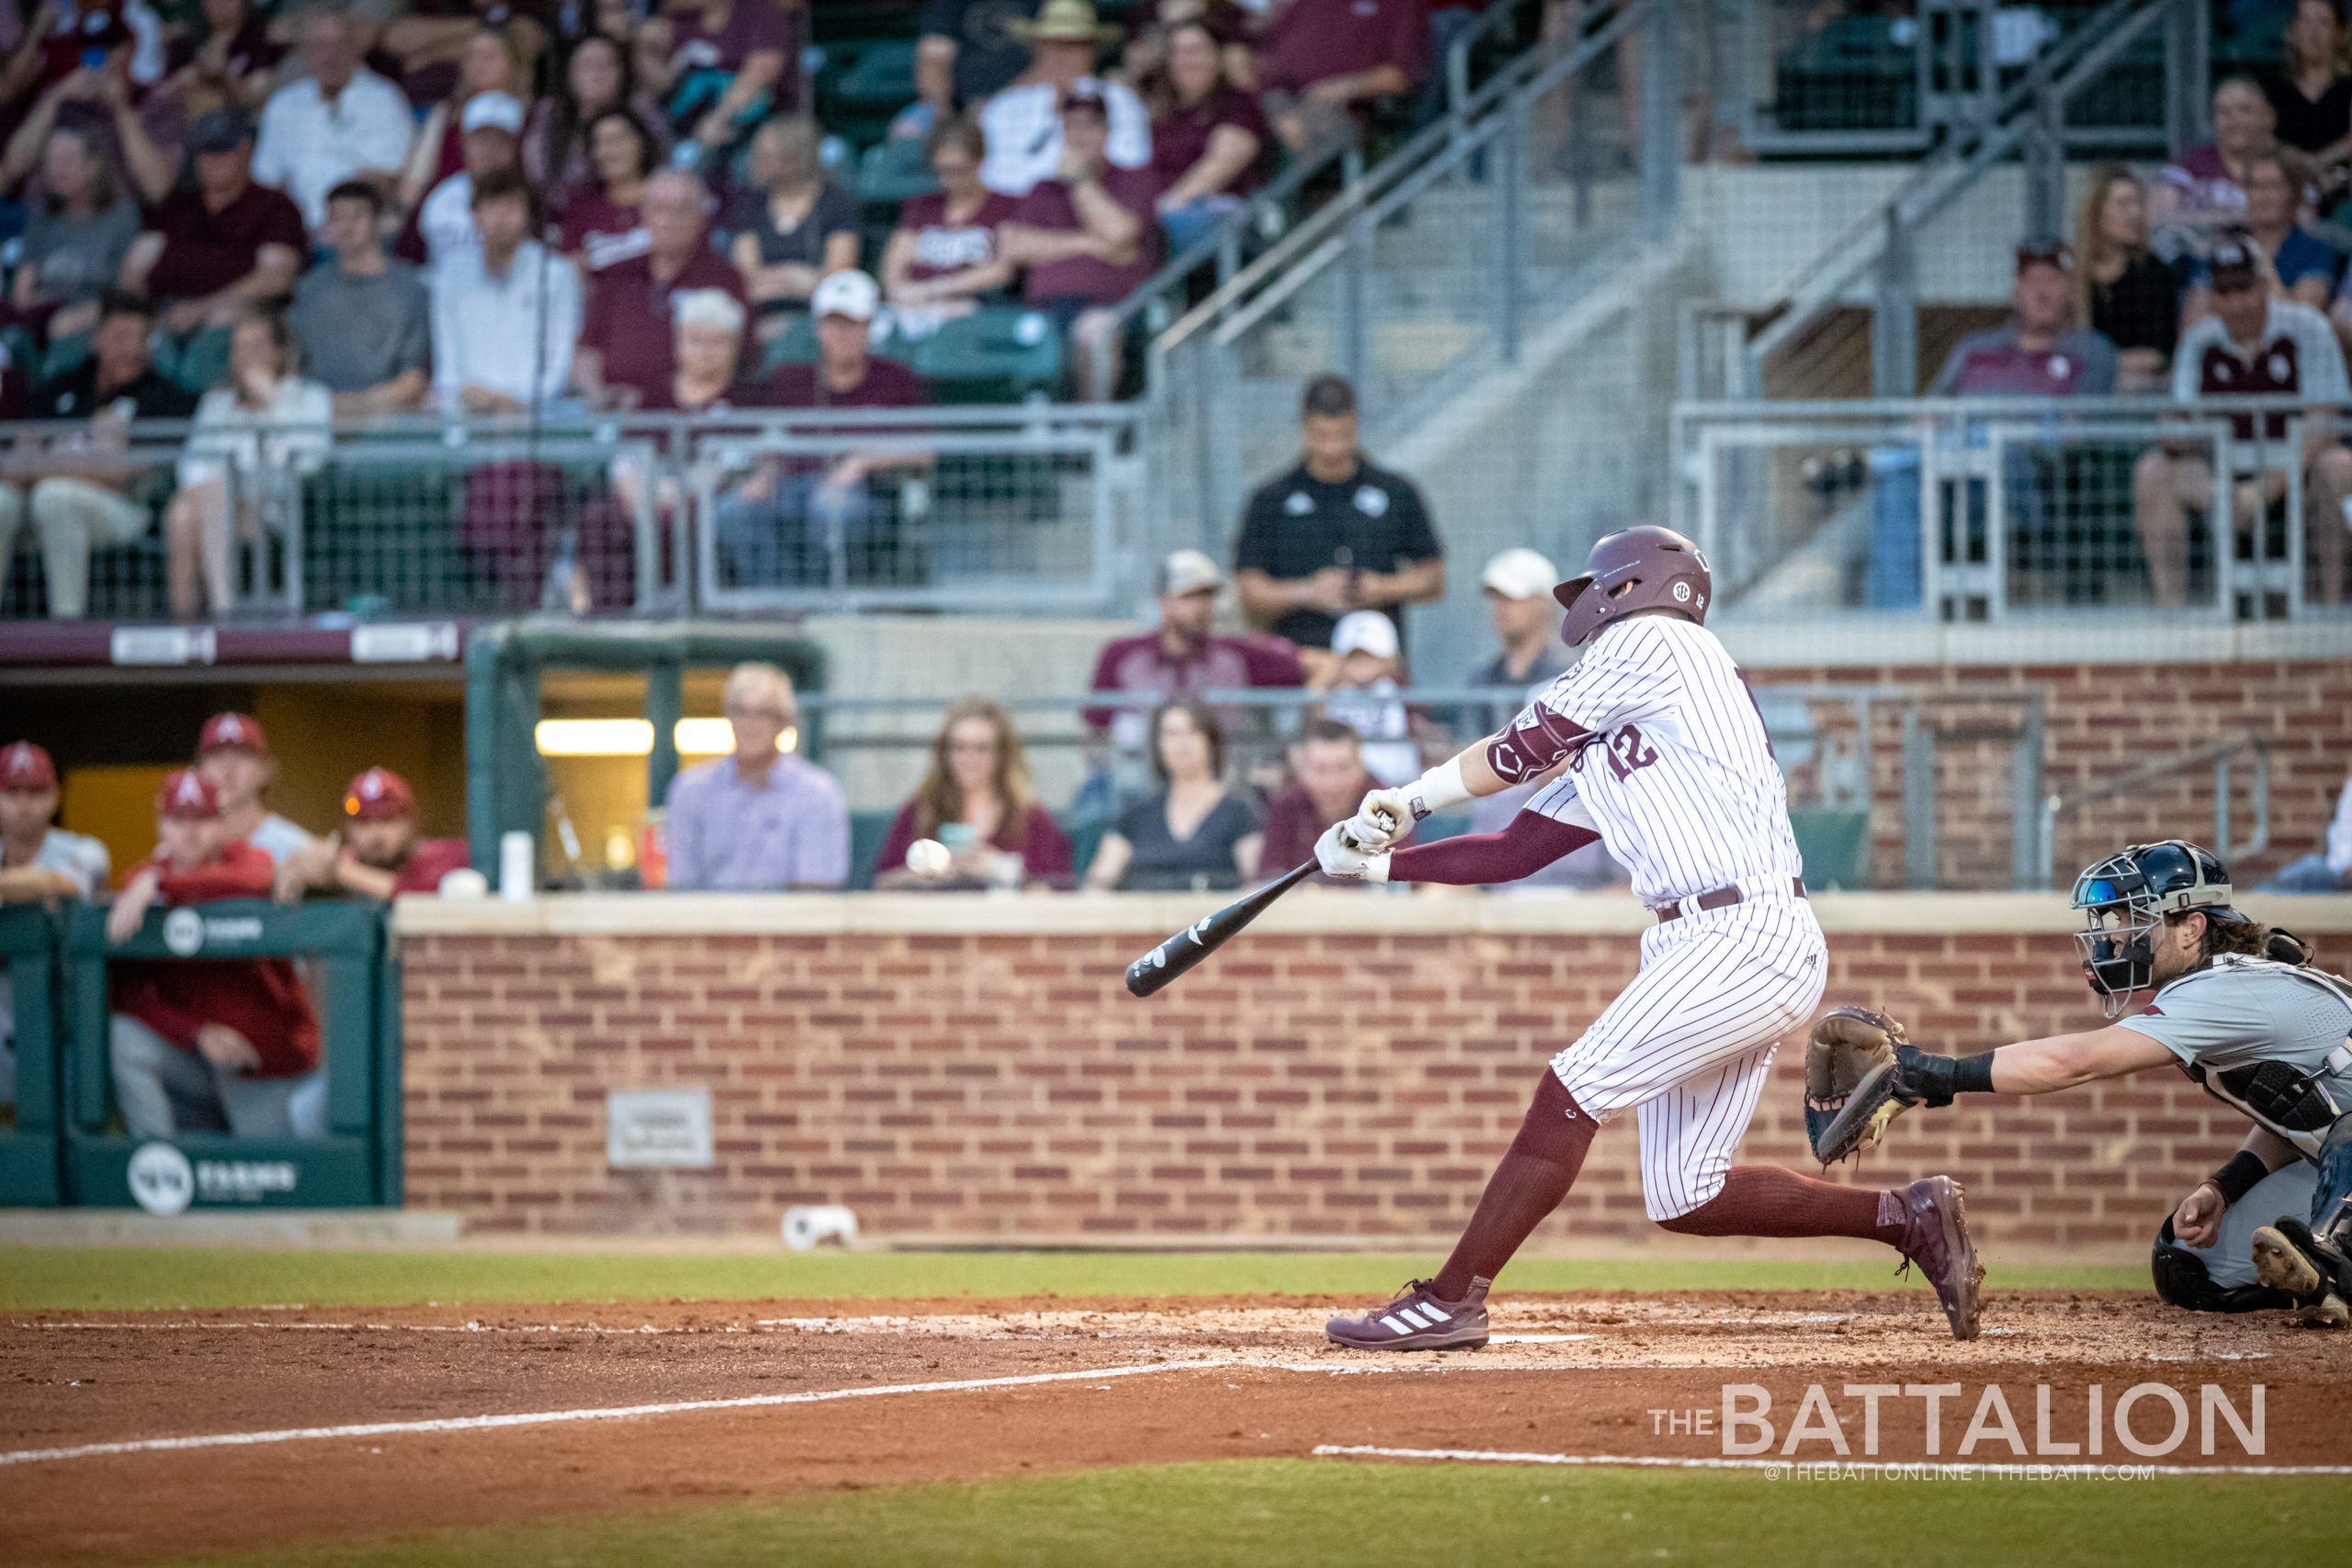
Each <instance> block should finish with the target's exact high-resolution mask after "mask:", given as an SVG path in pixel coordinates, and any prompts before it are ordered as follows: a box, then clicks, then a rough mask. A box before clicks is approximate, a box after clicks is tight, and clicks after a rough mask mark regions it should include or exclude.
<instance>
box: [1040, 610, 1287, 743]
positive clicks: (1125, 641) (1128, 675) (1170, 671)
mask: <svg viewBox="0 0 2352 1568" xmlns="http://www.w3.org/2000/svg"><path fill="white" fill-rule="evenodd" d="M1092 684H1093V689H1094V690H1095V691H1098V692H1149V693H1151V694H1153V695H1154V696H1157V697H1161V698H1169V697H1180V696H1193V695H1195V694H1198V693H1201V692H1220V691H1223V692H1230V691H1238V690H1239V689H1240V688H1242V687H1245V686H1303V685H1305V684H1306V673H1305V671H1302V670H1301V669H1300V668H1299V662H1298V646H1297V644H1295V643H1291V642H1285V641H1283V639H1282V638H1281V637H1204V638H1203V639H1202V641H1201V644H1200V646H1199V647H1197V648H1194V649H1190V650H1189V651H1188V652H1187V653H1185V654H1183V655H1181V656H1179V655H1171V654H1170V652H1169V651H1168V649H1167V648H1166V647H1165V646H1164V645H1163V644H1162V643H1161V642H1160V640H1159V633H1158V632H1156V631H1149V632H1144V633H1142V634H1141V635H1139V636H1136V637H1114V638H1113V639H1112V640H1111V641H1109V642H1106V643H1104V644H1103V651H1102V652H1101V653H1099V654H1097V655H1096V656H1095V660H1094V680H1093V683H1092ZM1119 711H1120V710H1118V709H1116V708H1108V707H1091V708H1088V709H1087V710H1086V711H1085V712H1084V713H1083V714H1082V715H1080V716H1081V717H1082V718H1084V719H1085V721H1086V722H1087V723H1088V724H1091V725H1093V726H1094V727H1095V728H1103V727H1105V726H1107V725H1109V724H1110V722H1111V720H1112V718H1113V717H1114V716H1116V715H1117V713H1118V712H1119Z"/></svg>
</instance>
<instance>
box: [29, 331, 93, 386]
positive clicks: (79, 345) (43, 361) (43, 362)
mask: <svg viewBox="0 0 2352 1568" xmlns="http://www.w3.org/2000/svg"><path fill="white" fill-rule="evenodd" d="M27 342H28V343H29V342H30V339H29V338H28V340H27ZM89 357H90V334H89V333H67V334H65V335H64V336H63V337H58V338H51V340H50V344H49V347H48V349H47V350H46V351H44V352H43V353H42V354H41V355H40V358H39V359H37V360H36V359H33V358H30V357H28V358H27V359H26V360H25V361H24V363H25V365H26V366H27V367H28V368H29V369H30V370H31V371H32V378H33V380H34V381H35V382H36V383H39V382H42V381H46V380H49V379H51V378H53V377H58V376H62V375H64V374H65V373H66V372H67V371H68V370H72V369H74V368H75V367H78V366H79V365H80V364H81V363H82V362H83V361H84V360H85V359H87V358H89Z"/></svg>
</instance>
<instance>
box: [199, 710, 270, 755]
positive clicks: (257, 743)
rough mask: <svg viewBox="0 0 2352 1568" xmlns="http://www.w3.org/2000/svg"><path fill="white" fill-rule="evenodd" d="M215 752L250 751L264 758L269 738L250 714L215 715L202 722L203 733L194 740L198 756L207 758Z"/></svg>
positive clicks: (267, 749)
mask: <svg viewBox="0 0 2352 1568" xmlns="http://www.w3.org/2000/svg"><path fill="white" fill-rule="evenodd" d="M215 751H250V752H252V753H253V754H254V756H256V757H266V756H268V755H269V737H268V736H266V735H265V734H263V733H262V728H261V725H260V724H259V723H258V722H257V721H256V720H255V719H254V717H253V716H252V715H250V714H242V713H216V714H214V715H213V716H211V717H210V718H208V719H206V720H205V721H204V733H203V734H201V735H199V736H198V737H197V739H196V754H197V755H198V756H199V757H209V756H210V755H211V754H212V753H213V752H215Z"/></svg>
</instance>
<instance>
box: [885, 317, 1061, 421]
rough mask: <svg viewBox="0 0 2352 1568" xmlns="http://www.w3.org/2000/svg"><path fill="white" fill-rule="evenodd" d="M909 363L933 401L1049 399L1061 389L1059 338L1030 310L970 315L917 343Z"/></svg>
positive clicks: (1047, 320) (947, 323)
mask: <svg viewBox="0 0 2352 1568" xmlns="http://www.w3.org/2000/svg"><path fill="white" fill-rule="evenodd" d="M910 364H911V366H912V367H913V369H914V372H915V374H916V375H918V376H920V377H922V378H923V380H924V382H925V383H927V384H928V385H929V387H930V389H931V396H932V400H933V402H939V403H1017V402H1024V401H1037V400H1051V399H1052V398H1053V397H1054V395H1055V394H1056V392H1057V390H1059V389H1060V387H1061V379H1062V338H1061V333H1059V332H1057V331H1056V330H1055V326H1054V321H1053V318H1052V317H1050V316H1046V315H1042V314H1040V313H1039V312H1037V311H1035V310H1023V309H1021V308H1019V307H1018V306H1007V307H1005V308H1002V309H1000V310H975V311H973V312H972V313H971V314H970V315H968V316H958V317H956V318H955V319H953V320H951V321H945V322H943V323H941V325H940V328H939V330H938V331H937V332H935V333H932V334H931V335H930V336H929V337H926V338H924V339H922V341H920V342H918V343H917V344H915V345H914V354H913V357H912V358H911V360H910Z"/></svg>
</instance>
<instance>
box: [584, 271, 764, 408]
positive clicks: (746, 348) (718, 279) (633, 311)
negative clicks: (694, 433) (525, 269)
mask: <svg viewBox="0 0 2352 1568" xmlns="http://www.w3.org/2000/svg"><path fill="white" fill-rule="evenodd" d="M694 288H718V289H724V290H725V291H726V292H727V293H729V294H730V295H732V296H734V298H735V299H736V300H737V302H739V303H741V305H742V306H743V320H744V331H743V363H745V364H747V365H748V364H750V363H751V362H752V333H751V319H752V310H751V301H750V300H749V299H747V298H746V297H745V296H744V293H743V280H742V279H741V277H739V276H736V273H735V269H734V268H733V267H732V266H730V265H728V263H727V258H726V257H724V256H721V255H719V254H718V253H717V252H715V251H713V250H712V249H710V247H709V246H707V245H696V246H695V254H693V256H691V257H690V258H688V260H687V262H686V265H684V266H683V267H681V268H679V269H678V276H675V277H673V278H672V279H671V280H670V281H669V282H667V283H664V282H662V280H661V279H660V278H657V277H655V276H653V258H652V257H651V256H650V255H646V256H633V257H631V258H630V259H629V260H628V261H624V262H615V263H614V264H613V265H611V266H608V267H606V268H605V270H604V271H602V272H600V273H598V274H596V275H595V277H594V281H593V282H591V283H590V285H589V287H588V302H587V307H586V310H587V324H586V325H585V326H584V327H582V329H581V333H580V346H581V347H582V348H593V349H594V350H595V351H596V352H597V353H598V354H599V355H603V357H604V374H605V384H606V385H607V386H615V387H634V388H636V389H638V391H639V392H640V393H642V394H645V395H648V396H650V395H651V394H652V392H653V390H654V389H655V388H657V387H667V386H668V385H669V384H670V373H671V371H672V369H673V367H674V365H675V359H674V357H673V355H674V353H675V349H676V345H677V337H676V331H677V329H676V326H675V324H674V321H673V318H672V315H671V303H670V302H671V299H672V297H673V295H676V294H679V293H683V292H684V291H685V290H688V289H694Z"/></svg>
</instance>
